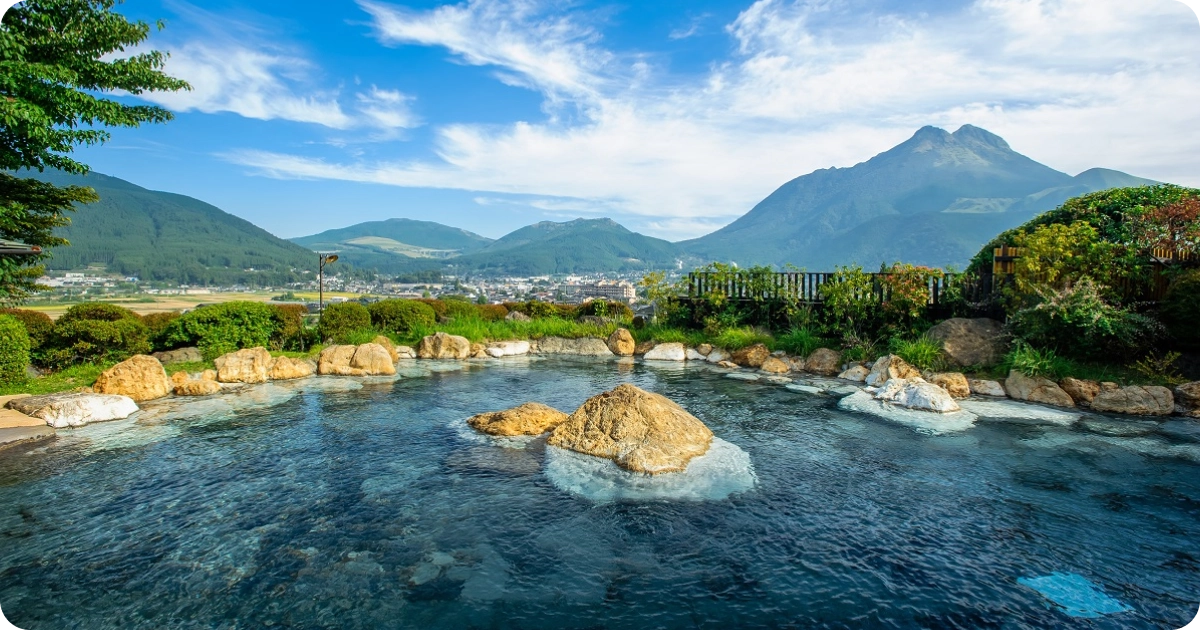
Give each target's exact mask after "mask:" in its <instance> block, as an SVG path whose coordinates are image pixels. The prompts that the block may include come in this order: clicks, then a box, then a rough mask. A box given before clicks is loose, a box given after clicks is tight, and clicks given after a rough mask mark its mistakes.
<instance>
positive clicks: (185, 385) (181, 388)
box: [175, 380, 221, 396]
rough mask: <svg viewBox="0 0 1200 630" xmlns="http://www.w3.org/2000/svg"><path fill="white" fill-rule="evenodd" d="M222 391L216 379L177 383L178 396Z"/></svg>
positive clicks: (204, 394) (176, 391)
mask: <svg viewBox="0 0 1200 630" xmlns="http://www.w3.org/2000/svg"><path fill="white" fill-rule="evenodd" d="M220 391H221V384H220V383H218V382H216V381H201V380H187V381H183V382H182V383H176V384H175V395H176V396H210V395H212V394H216V393H218V392H220Z"/></svg>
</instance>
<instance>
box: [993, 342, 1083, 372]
mask: <svg viewBox="0 0 1200 630" xmlns="http://www.w3.org/2000/svg"><path fill="white" fill-rule="evenodd" d="M1000 365H1001V367H1002V369H1003V370H1004V372H1005V373H1007V372H1010V371H1013V370H1015V371H1017V372H1020V373H1022V374H1024V375H1025V376H1044V377H1047V378H1051V379H1053V380H1058V379H1060V378H1063V377H1064V376H1068V375H1069V373H1070V372H1071V366H1070V363H1069V362H1068V361H1065V360H1064V359H1062V358H1061V357H1059V356H1058V355H1057V354H1055V353H1054V351H1053V350H1042V349H1038V348H1035V347H1033V346H1031V345H1029V344H1028V343H1025V342H1023V341H1018V342H1016V343H1015V344H1013V347H1012V350H1009V351H1008V354H1006V355H1005V356H1004V360H1003V361H1002V362H1001V363H1000Z"/></svg>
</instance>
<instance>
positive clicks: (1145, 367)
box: [1129, 352, 1188, 387]
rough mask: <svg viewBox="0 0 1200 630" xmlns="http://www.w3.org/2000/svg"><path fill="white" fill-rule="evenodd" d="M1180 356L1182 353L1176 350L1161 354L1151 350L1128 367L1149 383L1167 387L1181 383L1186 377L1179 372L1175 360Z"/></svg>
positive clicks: (1184, 381)
mask: <svg viewBox="0 0 1200 630" xmlns="http://www.w3.org/2000/svg"><path fill="white" fill-rule="evenodd" d="M1180 356H1182V355H1180V354H1179V353H1178V352H1168V353H1166V354H1164V355H1161V356H1160V355H1159V354H1158V353H1157V352H1151V353H1150V354H1147V355H1146V356H1145V357H1143V358H1142V359H1140V360H1138V361H1135V362H1134V363H1133V364H1132V365H1130V366H1129V368H1130V369H1131V370H1133V371H1134V372H1137V373H1138V374H1140V375H1141V376H1142V378H1144V379H1146V381H1147V382H1149V383H1155V384H1158V385H1166V386H1168V387H1174V386H1176V385H1183V384H1184V383H1186V382H1187V381H1188V379H1186V378H1184V376H1183V375H1182V374H1180V373H1179V368H1178V365H1177V362H1178V361H1179V357H1180Z"/></svg>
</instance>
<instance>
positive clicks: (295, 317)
mask: <svg viewBox="0 0 1200 630" xmlns="http://www.w3.org/2000/svg"><path fill="white" fill-rule="evenodd" d="M269 306H270V307H271V311H272V313H271V314H272V316H273V317H274V318H275V331H274V332H273V333H272V334H271V349H272V350H304V348H305V347H306V346H309V345H312V341H313V340H312V339H310V338H309V336H308V335H307V334H306V333H307V330H306V329H305V327H304V316H305V315H307V314H308V307H307V306H305V305H303V304H270V305H269Z"/></svg>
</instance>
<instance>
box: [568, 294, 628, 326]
mask: <svg viewBox="0 0 1200 630" xmlns="http://www.w3.org/2000/svg"><path fill="white" fill-rule="evenodd" d="M575 313H576V315H577V316H580V317H582V316H584V315H592V316H595V317H607V318H609V319H615V320H618V321H629V320H631V319H633V309H631V308H629V305H628V304H625V303H624V302H609V301H608V300H604V299H598V300H592V301H591V302H587V303H586V304H581V305H580V306H579V308H578V309H576V310H575Z"/></svg>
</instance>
